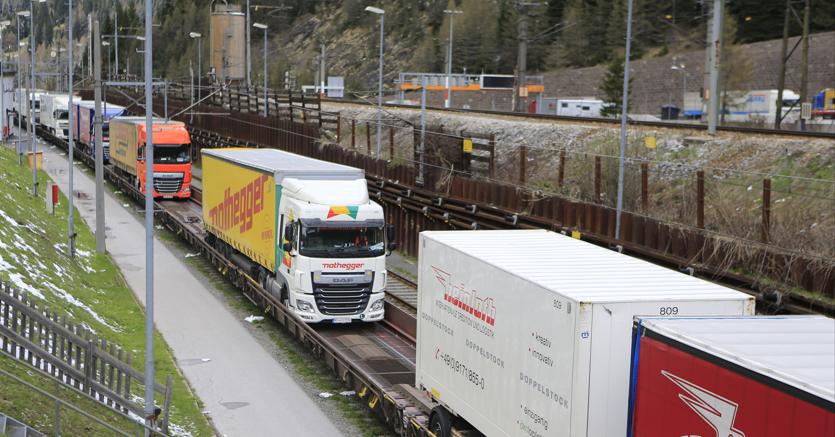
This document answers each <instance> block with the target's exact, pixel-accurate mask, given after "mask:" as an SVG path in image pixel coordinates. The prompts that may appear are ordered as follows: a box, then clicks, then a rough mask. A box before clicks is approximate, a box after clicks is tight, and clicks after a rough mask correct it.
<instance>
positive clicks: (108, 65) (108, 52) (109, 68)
mask: <svg viewBox="0 0 835 437" xmlns="http://www.w3.org/2000/svg"><path fill="white" fill-rule="evenodd" d="M101 45H103V46H105V47H107V76H108V78H110V79H112V78H113V71H112V67H113V64H112V63H110V58H111V56H110V42H108V41H102V42H101Z"/></svg>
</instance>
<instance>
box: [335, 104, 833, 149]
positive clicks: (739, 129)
mask: <svg viewBox="0 0 835 437" xmlns="http://www.w3.org/2000/svg"><path fill="white" fill-rule="evenodd" d="M321 102H322V103H335V104H350V105H362V106H372V105H374V103H372V102H367V101H364V100H360V99H332V98H322V99H321ZM383 106H385V107H388V108H399V109H412V110H420V107H419V106H415V105H403V104H397V103H385V104H383ZM426 109H427V110H430V111H439V112H448V113H459V114H477V115H487V116H491V117H496V116H501V117H512V118H517V119H525V118H526V119H537V120H552V121H574V122H579V123H600V124H607V125H615V124H620V119H615V118H605V117H576V116H569V115H550V114H532V113H528V112H510V111H491V110H488V109H457V108H443V107H438V106H427V107H426ZM629 124H630V125H631V126H647V127H656V128H665V129H690V130H698V131H707V125H704V124H696V123H678V122H665V121H649V120H632V119H630V120H629ZM716 129H717V130H718V131H720V132H722V131H724V132H736V133H747V134H759V135H784V136H794V137H807V138H809V137H811V138H829V139H835V132H814V131H798V130H790V129H769V128H762V127H751V126H727V125H725V126H718V127H717V128H716Z"/></svg>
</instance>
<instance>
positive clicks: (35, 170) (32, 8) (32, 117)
mask: <svg viewBox="0 0 835 437" xmlns="http://www.w3.org/2000/svg"><path fill="white" fill-rule="evenodd" d="M37 2H38V3H45V2H46V0H37ZM34 20H35V2H34V1H30V2H29V46H30V47H31V48H30V52H29V64H30V65H31V70H32V71H30V72H29V73H30V75H31V79H30V82H29V83H30V84H31V87H30V89H29V95H31V96H32V98H31V99H30V100H29V123H28V124H29V135H30V137H29V142H30V143H31V144H32V195H33V196H35V197H38V160H37V159H36V158H37V153H38V142H37V141H35V121H36V120H35V50H36V49H37V48H38V46H37V45H35V22H34Z"/></svg>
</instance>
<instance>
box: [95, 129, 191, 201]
mask: <svg viewBox="0 0 835 437" xmlns="http://www.w3.org/2000/svg"><path fill="white" fill-rule="evenodd" d="M152 136H153V142H154V197H161V198H165V199H175V198H176V199H187V198H189V197H191V156H190V153H189V151H190V146H191V137H189V134H188V131H187V130H186V125H185V123H183V122H180V121H170V120H163V119H158V118H155V119H154V120H153V135H152ZM146 141H147V135H146V130H145V117H116V118H113V119H111V120H110V161H111V162H112V163H113V165H114V166H115V167H116V169H117V171H118V172H119V173H121V174H123V175H125V176H127V177H129V178H130V179H131V181H132V182H133V183H134V185H135V186H136V187H137V188H138V189H139V190H140V191H141V192H142V193H143V194H144V193H145V185H146V181H145V164H146V162H145V153H146V150H145V143H146Z"/></svg>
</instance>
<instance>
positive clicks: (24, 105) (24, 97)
mask: <svg viewBox="0 0 835 437" xmlns="http://www.w3.org/2000/svg"><path fill="white" fill-rule="evenodd" d="M32 94H33V93H32V90H30V89H27V88H19V89H17V90H16V92H15V95H14V99H15V100H14V105H13V107H14V109H15V111H17V113H18V114H20V115H22V116H23V119H24V120H26V119H28V117H29V101H30V100H32V97H33V96H32ZM44 94H45V93H44V92H43V91H41V90H37V89H36V90H35V92H34V104H33V106H32V111H33V113H34V118H35V123H40V119H41V96H42V95H44Z"/></svg>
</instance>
